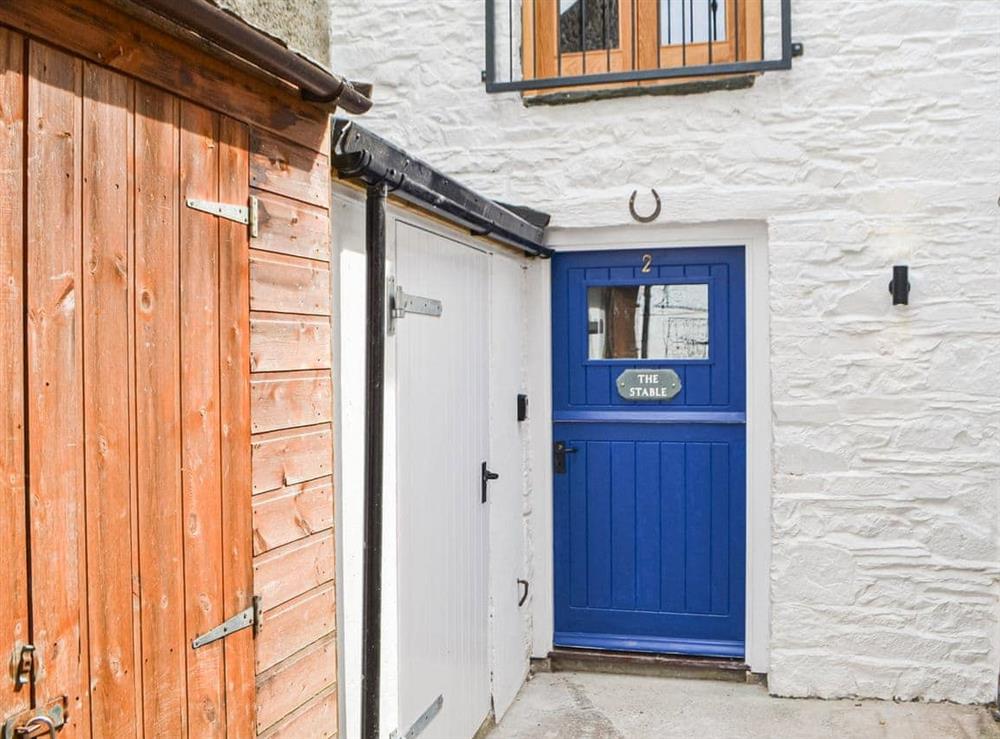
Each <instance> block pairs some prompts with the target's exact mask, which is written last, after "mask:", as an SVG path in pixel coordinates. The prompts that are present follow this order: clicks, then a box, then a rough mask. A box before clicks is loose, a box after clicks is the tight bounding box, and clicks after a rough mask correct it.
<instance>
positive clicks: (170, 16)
mask: <svg viewBox="0 0 1000 739" xmlns="http://www.w3.org/2000/svg"><path fill="white" fill-rule="evenodd" d="M134 1H135V2H136V3H137V4H139V5H143V6H145V7H147V8H149V9H150V10H152V11H153V12H155V13H157V14H158V15H161V16H163V17H164V18H166V19H167V20H169V21H171V22H173V23H177V24H179V25H181V26H184V27H186V28H188V29H190V30H192V31H194V32H195V33H197V34H198V35H199V36H201V37H202V38H205V39H208V40H209V41H211V42H212V43H214V44H216V45H218V46H220V47H222V48H223V49H225V50H226V51H229V52H230V53H232V54H235V55H236V56H238V57H240V58H241V59H246V60H247V61H249V62H251V63H252V64H254V65H256V66H258V67H260V68H261V69H263V70H264V71H265V72H269V73H270V74H273V75H274V76H275V77H279V78H281V79H283V80H285V81H286V82H290V83H291V84H293V85H295V86H296V87H298V88H299V92H300V94H301V95H302V97H303V98H304V99H306V100H310V101H312V102H318V103H335V104H336V105H337V107H339V108H343V109H344V110H346V111H347V112H348V113H354V114H360V113H365V112H367V111H368V110H369V109H370V108H371V107H372V101H371V99H370V98H368V97H367V96H366V95H364V94H363V93H362V92H361V91H360V90H358V89H357V88H355V86H354V85H353V84H352V83H351V82H348V81H347V80H346V79H344V78H343V77H339V76H338V75H335V74H333V73H331V72H328V71H327V70H326V69H324V68H323V67H321V66H320V65H318V64H316V63H315V62H312V61H310V60H309V59H306V58H305V57H304V56H302V55H300V54H297V53H295V52H294V51H292V50H291V49H289V48H288V47H287V46H284V45H282V44H280V43H278V42H277V41H275V40H274V39H273V38H271V37H270V36H268V35H266V34H264V33H262V32H261V31H258V30H257V29H255V28H253V27H252V26H251V25H249V24H247V23H245V22H244V21H242V20H240V19H239V18H237V17H236V16H234V15H232V14H231V13H227V12H226V11H225V10H223V9H221V8H219V7H216V6H215V5H212V4H211V3H209V2H206V0H134Z"/></svg>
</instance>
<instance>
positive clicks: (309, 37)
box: [209, 0, 330, 66]
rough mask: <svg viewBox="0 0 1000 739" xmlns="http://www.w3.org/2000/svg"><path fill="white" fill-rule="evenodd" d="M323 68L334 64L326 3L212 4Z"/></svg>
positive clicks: (229, 0)
mask: <svg viewBox="0 0 1000 739" xmlns="http://www.w3.org/2000/svg"><path fill="white" fill-rule="evenodd" d="M209 1H210V2H212V3H213V4H215V5H217V6H219V7H220V8H222V9H224V10H226V11H228V12H230V13H232V14H233V15H235V16H237V17H239V18H241V19H242V20H244V21H246V22H247V23H249V24H250V25H251V26H254V27H255V28H258V29H260V30H261V31H263V32H264V33H266V34H268V35H269V36H272V37H273V38H275V39H277V40H278V41H280V42H281V43H283V44H284V45H285V46H287V47H288V48H290V49H292V50H294V51H297V52H299V53H300V54H302V55H303V56H305V57H308V58H309V59H312V60H313V61H315V62H318V63H319V64H321V65H323V66H328V62H329V60H330V56H329V55H330V14H329V12H328V10H327V4H326V0H209Z"/></svg>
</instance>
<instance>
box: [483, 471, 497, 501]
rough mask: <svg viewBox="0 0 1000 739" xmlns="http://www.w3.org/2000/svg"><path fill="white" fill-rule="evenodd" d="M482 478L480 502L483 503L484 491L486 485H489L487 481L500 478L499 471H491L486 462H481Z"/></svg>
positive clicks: (485, 490)
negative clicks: (481, 497)
mask: <svg viewBox="0 0 1000 739" xmlns="http://www.w3.org/2000/svg"><path fill="white" fill-rule="evenodd" d="M482 479H483V500H482V502H483V503H485V502H486V492H487V487H486V486H487V485H489V483H490V481H491V480H499V479H500V473H498V472H491V471H490V470H489V469H488V468H487V467H486V462H483V478H482Z"/></svg>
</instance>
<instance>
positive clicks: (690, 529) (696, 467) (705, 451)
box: [684, 442, 712, 613]
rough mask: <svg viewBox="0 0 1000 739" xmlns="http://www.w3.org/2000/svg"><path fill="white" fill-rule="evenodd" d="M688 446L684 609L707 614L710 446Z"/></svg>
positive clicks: (708, 600) (710, 563)
mask: <svg viewBox="0 0 1000 739" xmlns="http://www.w3.org/2000/svg"><path fill="white" fill-rule="evenodd" d="M686 447H687V458H686V463H687V474H686V481H687V485H686V486H685V496H686V497H685V501H684V505H685V520H686V526H685V532H686V535H687V547H686V548H685V550H684V553H685V579H686V583H685V588H684V592H685V599H686V601H685V610H686V611H687V612H688V613H708V612H709V608H710V601H711V587H710V582H711V565H712V560H711V552H710V546H711V542H712V464H711V459H710V454H711V444H705V443H692V442H689V443H688V444H686Z"/></svg>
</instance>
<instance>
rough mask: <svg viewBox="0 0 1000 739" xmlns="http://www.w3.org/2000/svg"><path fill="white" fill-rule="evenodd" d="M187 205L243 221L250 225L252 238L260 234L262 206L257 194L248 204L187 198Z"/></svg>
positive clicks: (232, 219)
mask: <svg viewBox="0 0 1000 739" xmlns="http://www.w3.org/2000/svg"><path fill="white" fill-rule="evenodd" d="M184 203H185V205H187V207H189V208H191V209H192V210H197V211H201V212H202V213H210V214H212V215H213V216H218V217H219V218H225V219H226V220H227V221H234V222H235V223H242V224H244V225H246V226H249V227H250V238H252V239H255V238H257V236H258V235H259V234H260V216H259V212H260V206H259V203H258V200H257V196H256V195H251V196H250V200H249V202H248V204H247V205H233V204H232V203H218V202H216V201H214V200H200V199H198V198H187V199H185V201H184Z"/></svg>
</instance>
